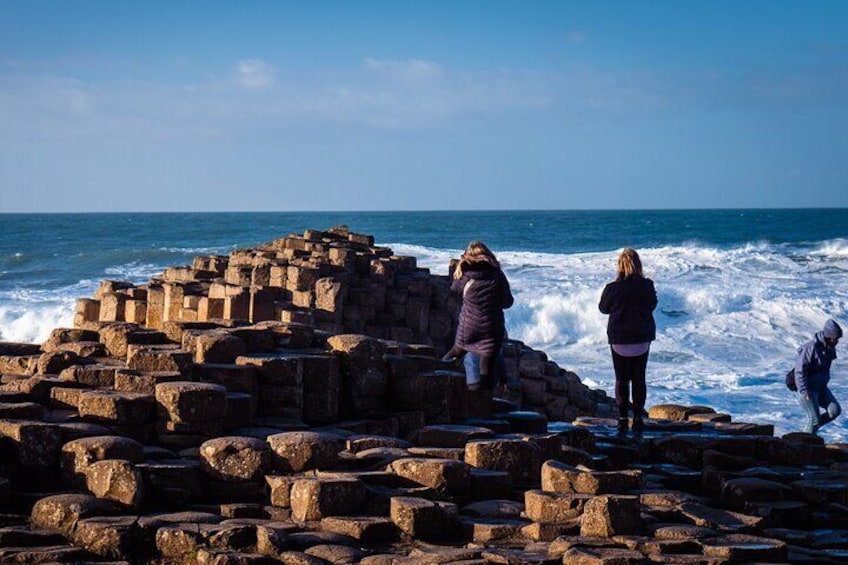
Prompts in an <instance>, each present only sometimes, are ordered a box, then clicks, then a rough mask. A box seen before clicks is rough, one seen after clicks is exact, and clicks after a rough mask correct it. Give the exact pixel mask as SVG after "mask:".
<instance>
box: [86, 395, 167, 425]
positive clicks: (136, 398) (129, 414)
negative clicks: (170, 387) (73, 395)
mask: <svg viewBox="0 0 848 565" xmlns="http://www.w3.org/2000/svg"><path fill="white" fill-rule="evenodd" d="M78 410H79V414H80V416H81V417H82V418H86V419H90V420H92V421H94V422H107V423H113V424H120V425H140V424H147V423H150V422H153V421H154V420H155V419H156V400H155V398H154V397H153V396H152V395H150V394H139V393H133V392H113V391H107V390H97V391H91V392H85V393H83V394H81V395H80V397H79V406H78Z"/></svg>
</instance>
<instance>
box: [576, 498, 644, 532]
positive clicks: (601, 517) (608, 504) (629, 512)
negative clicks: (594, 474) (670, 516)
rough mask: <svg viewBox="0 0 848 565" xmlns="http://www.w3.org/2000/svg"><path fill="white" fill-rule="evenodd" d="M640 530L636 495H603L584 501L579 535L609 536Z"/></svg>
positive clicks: (640, 518)
mask: <svg viewBox="0 0 848 565" xmlns="http://www.w3.org/2000/svg"><path fill="white" fill-rule="evenodd" d="M641 531H642V517H641V514H640V505H639V497H638V496H617V495H603V496H596V497H594V498H592V499H590V500H588V501H587V502H586V503H585V506H584V508H583V519H582V522H581V524H580V535H582V536H598V537H611V536H615V535H633V534H639V533H641Z"/></svg>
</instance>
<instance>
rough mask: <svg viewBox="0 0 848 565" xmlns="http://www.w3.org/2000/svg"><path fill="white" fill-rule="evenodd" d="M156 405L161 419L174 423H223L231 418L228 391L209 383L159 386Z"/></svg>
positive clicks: (182, 383)
mask: <svg viewBox="0 0 848 565" xmlns="http://www.w3.org/2000/svg"><path fill="white" fill-rule="evenodd" d="M156 402H157V404H158V407H159V413H160V416H161V417H164V418H167V419H168V420H169V421H171V422H187V423H200V422H209V421H222V420H223V419H224V417H225V416H226V414H227V389H225V388H224V387H222V386H219V385H213V384H208V383H193V382H184V381H182V382H181V381H177V382H167V383H159V384H157V385H156Z"/></svg>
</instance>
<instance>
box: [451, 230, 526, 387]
mask: <svg viewBox="0 0 848 565" xmlns="http://www.w3.org/2000/svg"><path fill="white" fill-rule="evenodd" d="M453 278H454V280H453V283H452V284H451V292H453V293H456V294H458V295H460V296H461V299H462V307H461V308H460V311H459V325H458V326H457V329H456V339H455V341H454V346H453V348H452V349H451V350H450V351H449V352H448V353H447V354H446V355H445V357H444V358H445V359H453V358H455V357H458V356H460V355H462V354H463V353H467V352H470V353H475V354H477V355H478V356H479V358H480V359H479V361H480V379H479V383H477V382H474V379H469V381H468V384H469V388H470V389H475V388H484V389H487V390H491V389H493V388H494V366H495V359H496V357H497V354H498V351H499V350H500V348H501V344H502V343H503V340H504V335H505V334H506V327H505V323H504V313H503V311H504V310H505V309H506V308H509V307H510V306H512V303H513V298H512V293H511V292H510V288H509V281H507V280H506V276H504V274H503V271H501V265H500V263H499V262H498V260H497V258H496V257H495V254H494V253H492V251H491V250H490V249H489V248H488V247H486V244H484V243H483V242H481V241H472V242H471V243H469V244H468V248H467V249H466V250H465V253H463V254H462V257H460V260H459V264H458V265H457V267H456V269H455V270H454V273H453Z"/></svg>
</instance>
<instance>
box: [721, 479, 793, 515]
mask: <svg viewBox="0 0 848 565" xmlns="http://www.w3.org/2000/svg"><path fill="white" fill-rule="evenodd" d="M793 494H794V493H793V491H792V488H791V487H788V486H786V485H784V484H781V483H778V482H776V481H767V480H764V479H756V478H739V479H730V480H728V481H725V482H724V484H723V485H722V487H721V501H722V502H723V503H725V504H726V505H727V506H729V507H731V508H737V509H744V508H745V507H746V505H747V504H748V503H752V502H783V501H785V500H787V499H788V498H791V497H792V496H793Z"/></svg>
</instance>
